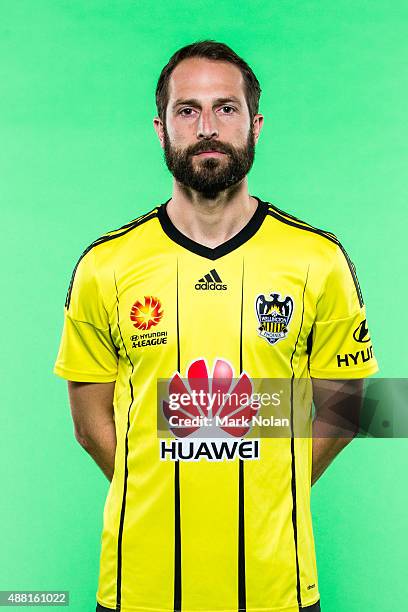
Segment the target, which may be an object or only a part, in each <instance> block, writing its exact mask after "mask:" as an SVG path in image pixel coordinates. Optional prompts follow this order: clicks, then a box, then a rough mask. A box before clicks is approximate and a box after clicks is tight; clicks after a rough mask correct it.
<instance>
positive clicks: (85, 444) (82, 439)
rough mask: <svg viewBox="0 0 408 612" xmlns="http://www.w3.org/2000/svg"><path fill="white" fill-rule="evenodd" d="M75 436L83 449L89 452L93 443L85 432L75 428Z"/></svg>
mask: <svg viewBox="0 0 408 612" xmlns="http://www.w3.org/2000/svg"><path fill="white" fill-rule="evenodd" d="M74 434H75V439H76V441H77V442H78V444H79V445H80V446H82V448H84V449H85V450H89V448H90V446H91V441H90V439H89V437H88V436H87V435H86V434H85V432H83V431H81V430H79V429H76V428H75V429H74Z"/></svg>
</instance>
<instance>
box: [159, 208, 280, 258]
mask: <svg viewBox="0 0 408 612" xmlns="http://www.w3.org/2000/svg"><path fill="white" fill-rule="evenodd" d="M253 197H254V198H255V199H256V200H257V201H258V206H257V208H256V210H255V212H254V214H253V215H252V217H251V218H250V220H249V221H248V223H247V224H246V225H245V226H244V227H243V228H242V229H241V230H240V231H239V232H238V233H237V234H235V236H232V238H230V239H229V240H227V241H226V242H223V243H222V244H219V245H218V246H216V247H215V248H213V249H212V248H210V247H207V246H204V245H203V244H200V243H199V242H195V240H192V239H191V238H188V236H186V235H185V234H183V233H182V232H180V230H178V229H177V228H176V227H175V225H173V223H172V222H171V220H170V217H169V215H168V214H167V209H166V207H167V204H168V203H169V202H170V199H169V200H167V202H164V204H161V205H160V206H159V208H158V211H157V216H158V219H159V221H160V224H161V226H162V229H163V231H164V233H165V234H167V236H168V237H169V238H170V239H171V240H173V242H176V243H177V244H179V245H180V246H182V247H184V248H185V249H187V250H188V251H191V252H192V253H195V254H196V255H200V256H201V257H206V258H207V259H212V260H214V259H218V258H219V257H223V256H224V255H227V254H228V253H231V251H234V250H235V249H237V248H238V247H240V246H241V245H242V244H244V243H245V242H247V241H248V240H249V239H250V238H252V236H254V235H255V233H256V232H257V231H258V229H259V228H260V227H261V225H262V222H263V220H264V219H265V216H266V213H267V211H268V203H267V202H263V201H262V200H260V199H259V198H257V197H256V196H253Z"/></svg>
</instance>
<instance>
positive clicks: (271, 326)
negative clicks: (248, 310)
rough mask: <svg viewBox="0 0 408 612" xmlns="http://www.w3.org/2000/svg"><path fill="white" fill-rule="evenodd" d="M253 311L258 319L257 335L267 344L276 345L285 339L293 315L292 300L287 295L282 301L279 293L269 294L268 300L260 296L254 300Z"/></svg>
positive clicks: (263, 295) (262, 295)
mask: <svg viewBox="0 0 408 612" xmlns="http://www.w3.org/2000/svg"><path fill="white" fill-rule="evenodd" d="M255 311H256V316H257V318H258V322H259V327H258V334H259V335H260V336H261V337H262V338H265V340H267V341H268V342H269V344H276V343H277V342H278V341H279V340H282V339H283V338H286V336H287V335H288V331H289V329H288V328H289V323H290V320H291V318H292V313H293V299H292V298H291V297H290V296H289V295H287V296H286V297H285V298H284V299H282V298H281V296H280V294H279V293H271V294H270V295H269V299H268V298H266V296H265V294H260V295H258V296H257V298H256V300H255Z"/></svg>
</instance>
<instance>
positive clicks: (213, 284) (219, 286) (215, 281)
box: [194, 268, 227, 291]
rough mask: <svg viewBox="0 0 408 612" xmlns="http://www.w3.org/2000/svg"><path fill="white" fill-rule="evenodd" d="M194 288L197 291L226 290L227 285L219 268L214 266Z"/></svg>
mask: <svg viewBox="0 0 408 612" xmlns="http://www.w3.org/2000/svg"><path fill="white" fill-rule="evenodd" d="M194 288H195V289H197V291H225V289H226V288H227V285H226V284H225V283H223V282H222V280H221V278H220V276H219V274H218V272H217V270H216V269H215V268H213V269H212V270H210V271H209V272H208V274H204V276H203V277H202V278H200V279H199V280H198V282H197V283H196V284H195V285H194Z"/></svg>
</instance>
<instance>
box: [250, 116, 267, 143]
mask: <svg viewBox="0 0 408 612" xmlns="http://www.w3.org/2000/svg"><path fill="white" fill-rule="evenodd" d="M263 122H264V117H263V115H261V114H260V113H258V114H256V115H255V117H254V118H253V120H252V129H253V133H254V138H255V143H257V142H258V138H259V135H260V133H261V129H262V126H263Z"/></svg>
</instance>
